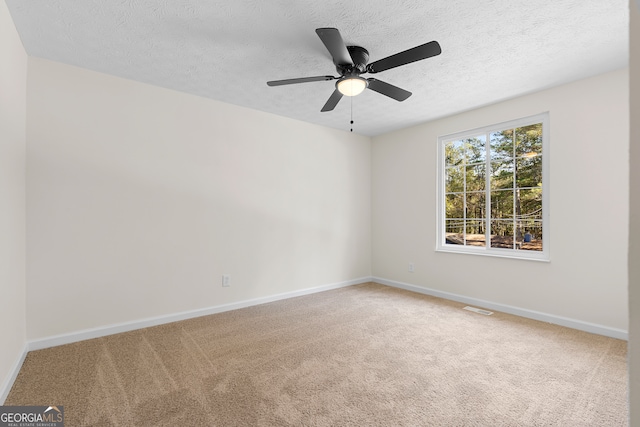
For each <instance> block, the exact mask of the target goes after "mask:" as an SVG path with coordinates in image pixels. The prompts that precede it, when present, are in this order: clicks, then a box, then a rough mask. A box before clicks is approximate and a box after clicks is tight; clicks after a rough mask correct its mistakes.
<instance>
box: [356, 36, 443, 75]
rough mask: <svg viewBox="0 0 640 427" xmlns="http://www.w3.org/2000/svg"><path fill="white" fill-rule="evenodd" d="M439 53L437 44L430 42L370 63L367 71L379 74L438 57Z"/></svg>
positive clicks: (440, 50)
mask: <svg viewBox="0 0 640 427" xmlns="http://www.w3.org/2000/svg"><path fill="white" fill-rule="evenodd" d="M441 52H442V49H440V45H439V44H438V42H437V41H432V42H429V43H425V44H423V45H420V46H416V47H414V48H411V49H408V50H405V51H404V52H400V53H396V54H395V55H391V56H387V57H386V58H383V59H380V60H378V61H375V62H372V63H371V64H369V65H367V71H368V72H370V73H379V72H380V71H384V70H388V69H391V68H395V67H399V66H401V65H405V64H410V63H412V62H415V61H420V60H422V59H427V58H431V57H432V56H436V55H440V53H441Z"/></svg>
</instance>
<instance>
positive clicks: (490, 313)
mask: <svg viewBox="0 0 640 427" xmlns="http://www.w3.org/2000/svg"><path fill="white" fill-rule="evenodd" d="M463 310H469V311H473V312H474V313H480V314H484V315H485V316H491V315H492V314H493V311H489V310H483V309H481V308H475V307H469V306H466V307H464V308H463Z"/></svg>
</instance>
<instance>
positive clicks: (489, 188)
mask: <svg viewBox="0 0 640 427" xmlns="http://www.w3.org/2000/svg"><path fill="white" fill-rule="evenodd" d="M548 135H549V115H548V113H545V114H540V115H537V116H533V117H527V118H524V119H519V120H514V121H511V122H507V123H501V124H498V125H494V126H488V127H485V128H481V129H475V130H472V131H468V132H460V133H457V134H453V135H447V136H443V137H440V138H438V164H439V168H438V176H439V180H438V187H439V191H438V233H437V234H438V244H437V248H436V249H437V250H440V251H449V252H463V253H474V254H481V255H494V256H503V257H512V258H528V259H539V260H548V259H549V237H548V234H549V233H548V229H549V220H548V209H549V206H548V205H549V203H548V201H547V199H548V198H547V195H548V179H547V178H546V177H547V175H548V173H547V168H548V160H547V158H548V151H549V149H548V139H549V137H548Z"/></svg>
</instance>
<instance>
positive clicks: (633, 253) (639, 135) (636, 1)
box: [629, 0, 640, 427]
mask: <svg viewBox="0 0 640 427" xmlns="http://www.w3.org/2000/svg"><path fill="white" fill-rule="evenodd" d="M629 5H630V8H631V31H630V67H629V68H630V73H629V74H630V89H631V94H630V95H631V97H630V99H631V115H630V117H631V154H630V156H631V158H630V162H629V163H630V164H631V165H632V166H631V176H630V180H629V182H630V186H631V188H630V190H631V191H630V192H629V194H630V196H631V198H630V221H629V224H630V232H629V315H630V316H629V319H630V320H629V400H630V404H629V407H630V409H631V422H630V423H629V425H630V426H631V427H635V426H640V166H639V165H640V0H630V2H629Z"/></svg>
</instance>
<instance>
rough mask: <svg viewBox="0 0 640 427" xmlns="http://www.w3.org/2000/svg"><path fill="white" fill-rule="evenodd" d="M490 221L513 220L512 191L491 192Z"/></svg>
mask: <svg viewBox="0 0 640 427" xmlns="http://www.w3.org/2000/svg"><path fill="white" fill-rule="evenodd" d="M491 219H513V190H501V191H492V192H491Z"/></svg>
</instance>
